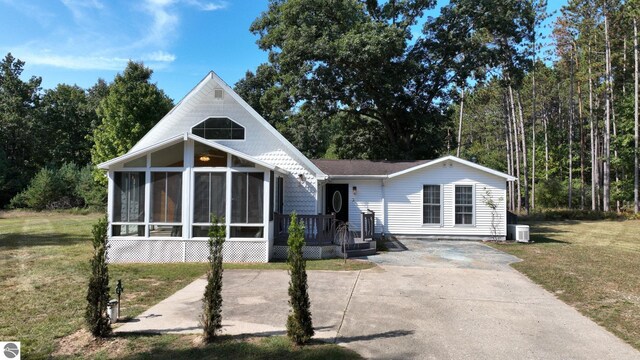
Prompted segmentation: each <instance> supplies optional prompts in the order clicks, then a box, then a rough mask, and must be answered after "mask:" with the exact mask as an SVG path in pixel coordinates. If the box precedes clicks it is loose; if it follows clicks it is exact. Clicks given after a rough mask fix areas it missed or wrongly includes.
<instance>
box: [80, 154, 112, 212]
mask: <svg viewBox="0 0 640 360" xmlns="http://www.w3.org/2000/svg"><path fill="white" fill-rule="evenodd" d="M75 193H76V195H77V196H78V197H79V198H81V199H82V200H83V201H84V205H85V206H86V207H89V208H93V209H100V208H104V207H105V205H106V204H107V187H106V186H104V185H102V184H100V183H98V182H96V181H95V179H94V178H93V166H92V165H87V166H85V167H83V168H82V169H80V173H79V174H78V182H77V184H76V188H75Z"/></svg>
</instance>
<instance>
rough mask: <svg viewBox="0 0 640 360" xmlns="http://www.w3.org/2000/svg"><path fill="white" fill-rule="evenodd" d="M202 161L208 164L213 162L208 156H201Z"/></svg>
mask: <svg viewBox="0 0 640 360" xmlns="http://www.w3.org/2000/svg"><path fill="white" fill-rule="evenodd" d="M198 159H199V160H200V161H202V162H208V161H209V160H211V158H210V157H209V156H208V155H206V154H205V155H200V157H199V158H198Z"/></svg>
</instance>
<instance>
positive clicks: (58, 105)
mask: <svg viewBox="0 0 640 360" xmlns="http://www.w3.org/2000/svg"><path fill="white" fill-rule="evenodd" d="M40 113H41V115H40V116H41V126H40V127H39V128H40V129H41V131H42V132H41V134H40V136H41V137H43V138H46V137H50V138H55V139H56V141H52V142H50V143H48V146H46V147H45V148H44V149H46V162H47V163H48V164H49V165H54V166H60V165H61V164H63V163H65V162H73V163H76V164H79V165H86V164H88V163H89V162H90V161H91V153H90V150H91V145H92V144H91V139H90V138H89V135H90V134H91V132H92V130H93V129H92V127H91V126H92V124H95V123H96V122H97V119H96V118H97V115H96V108H95V107H93V106H91V104H90V103H89V100H88V97H87V93H86V92H85V91H84V90H83V89H82V88H80V87H78V86H76V85H73V86H71V85H66V84H59V85H58V86H56V88H55V89H53V90H47V91H45V93H44V96H43V97H42V102H41V107H40ZM42 155H44V154H42Z"/></svg>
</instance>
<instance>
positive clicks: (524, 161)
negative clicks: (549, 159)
mask: <svg viewBox="0 0 640 360" xmlns="http://www.w3.org/2000/svg"><path fill="white" fill-rule="evenodd" d="M518 115H519V116H520V134H521V135H522V137H521V140H522V173H523V174H522V177H524V179H523V180H524V209H525V210H526V211H527V214H529V177H528V174H527V173H528V168H527V137H526V136H525V134H526V132H525V131H524V116H523V114H522V102H521V101H520V91H518Z"/></svg>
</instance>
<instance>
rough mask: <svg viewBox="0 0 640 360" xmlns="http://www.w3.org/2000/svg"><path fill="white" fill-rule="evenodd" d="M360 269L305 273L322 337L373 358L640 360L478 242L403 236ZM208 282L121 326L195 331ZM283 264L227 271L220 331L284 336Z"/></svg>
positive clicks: (125, 328)
mask: <svg viewBox="0 0 640 360" xmlns="http://www.w3.org/2000/svg"><path fill="white" fill-rule="evenodd" d="M397 250H399V251H392V252H388V253H384V254H380V255H375V256H371V257H369V260H371V261H374V262H376V263H378V264H379V265H380V266H379V267H377V268H374V269H370V270H364V271H357V272H333V271H310V272H309V286H310V297H311V304H312V314H313V321H314V326H315V328H316V332H317V336H316V337H318V338H323V339H325V340H327V341H334V342H336V343H338V344H341V345H343V346H346V347H348V348H351V349H353V350H355V351H357V352H358V353H360V354H361V355H363V356H364V357H366V358H372V359H640V353H639V352H638V351H636V350H635V349H633V348H632V347H631V346H629V345H628V344H626V343H624V342H623V341H621V340H620V339H618V338H617V337H615V336H614V335H612V334H610V333H609V332H607V331H606V330H604V329H603V328H602V327H600V326H598V325H597V324H595V323H594V322H592V321H591V320H589V319H587V318H586V317H584V316H582V315H581V314H580V313H578V312H577V311H576V310H575V309H573V308H572V307H570V306H568V305H566V304H564V303H563V302H561V301H560V300H558V299H556V298H555V297H554V296H553V295H552V294H550V293H548V292H547V291H545V290H543V289H542V288H540V287H539V286H537V285H535V284H533V283H532V282H531V281H529V280H528V279H527V278H526V277H524V276H523V275H521V274H520V273H518V272H517V271H515V270H513V269H512V268H510V267H509V266H508V264H509V263H511V262H514V261H518V259H517V258H515V257H513V256H511V255H507V254H505V253H502V252H500V251H497V250H494V249H492V248H490V247H488V246H486V245H484V244H481V243H475V242H456V241H417V240H403V241H402V243H401V244H399V246H398V248H397ZM204 285H205V283H204V280H201V279H200V280H197V281H195V282H194V283H192V284H190V285H188V286H187V287H186V288H185V289H183V290H181V291H179V292H177V293H176V294H174V295H172V296H171V297H169V298H167V299H166V300H164V301H163V302H161V303H159V304H158V305H156V306H154V307H152V308H151V309H149V310H148V311H146V312H145V313H143V314H142V315H141V316H140V317H139V318H138V319H136V320H135V321H134V322H130V323H127V324H125V325H124V326H121V327H120V328H118V329H117V331H151V332H198V331H199V327H198V315H199V313H200V309H201V300H200V299H201V297H202V294H203V292H204ZM287 286H288V275H287V273H286V271H257V270H236V271H225V274H224V290H223V298H224V305H223V325H224V329H223V331H224V332H226V333H228V334H256V335H271V334H284V333H285V328H284V324H285V321H286V316H287V312H288V305H287Z"/></svg>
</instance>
